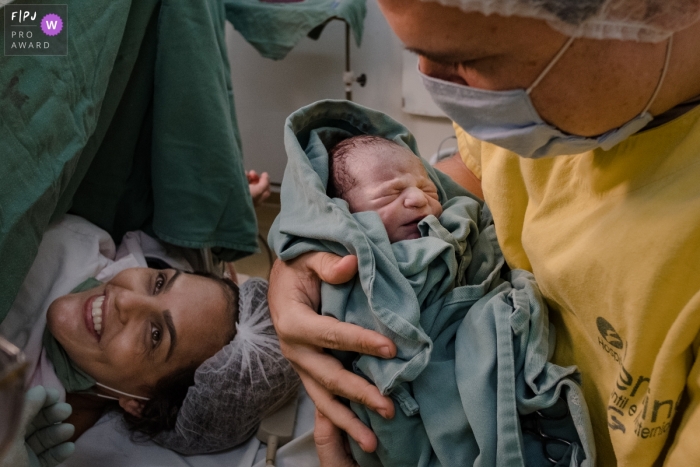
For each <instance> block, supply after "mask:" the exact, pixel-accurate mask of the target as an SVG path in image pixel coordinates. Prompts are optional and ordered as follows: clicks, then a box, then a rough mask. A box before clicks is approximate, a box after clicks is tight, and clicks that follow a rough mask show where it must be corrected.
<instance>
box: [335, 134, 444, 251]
mask: <svg viewBox="0 0 700 467" xmlns="http://www.w3.org/2000/svg"><path fill="white" fill-rule="evenodd" d="M329 161H330V174H329V181H328V195H329V196H332V197H336V198H342V199H344V200H345V201H347V203H348V205H349V207H350V212H362V211H376V212H377V213H378V214H379V217H380V218H381V219H382V223H383V224H384V228H385V229H386V231H387V234H388V235H389V241H390V242H391V243H394V242H398V241H399V240H409V239H413V238H419V237H420V233H419V232H418V222H419V221H420V220H422V219H423V218H424V217H425V216H427V215H429V214H432V215H434V216H435V217H439V216H440V214H442V206H441V205H440V201H439V197H438V192H437V188H436V187H435V184H434V183H433V182H432V180H430V177H429V176H428V173H427V172H426V170H425V168H424V167H423V164H422V163H421V161H420V159H419V158H418V156H416V155H415V154H413V153H412V152H411V151H410V150H408V149H406V148H404V147H403V146H400V145H398V144H396V143H394V142H393V141H390V140H388V139H385V138H380V137H378V136H370V135H362V136H353V137H352V138H348V139H345V140H343V141H341V142H340V143H338V144H337V145H336V146H334V147H333V149H331V151H330V157H329Z"/></svg>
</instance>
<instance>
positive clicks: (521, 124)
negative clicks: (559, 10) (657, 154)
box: [418, 36, 673, 159]
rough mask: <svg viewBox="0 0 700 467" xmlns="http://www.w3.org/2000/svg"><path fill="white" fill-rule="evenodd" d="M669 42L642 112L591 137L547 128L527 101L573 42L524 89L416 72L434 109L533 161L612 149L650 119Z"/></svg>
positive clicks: (467, 130)
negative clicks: (464, 82) (492, 86)
mask: <svg viewBox="0 0 700 467" xmlns="http://www.w3.org/2000/svg"><path fill="white" fill-rule="evenodd" d="M672 39H673V36H671V38H669V40H668V45H667V47H666V62H665V63H664V68H663V71H662V74H661V77H660V79H659V82H658V83H657V85H656V89H655V90H654V93H653V95H652V97H651V99H649V102H648V104H647V105H646V107H645V108H644V110H643V111H642V112H641V113H640V114H639V115H638V116H637V117H635V118H633V119H632V120H630V121H629V122H627V123H625V124H624V125H622V126H621V127H619V128H616V129H614V130H610V131H608V132H606V133H603V134H602V135H600V136H595V137H586V136H578V135H572V134H567V133H564V132H563V131H561V130H560V129H558V128H556V127H554V126H552V125H550V124H548V123H546V122H545V121H544V120H542V118H541V117H540V116H539V114H538V113H537V110H535V107H534V106H533V105H532V100H531V99H530V93H531V92H532V90H533V89H534V88H535V86H537V85H538V84H539V83H540V81H542V79H543V78H544V77H545V76H546V75H547V73H548V72H549V71H550V70H551V69H552V67H554V65H555V64H556V63H557V61H558V60H559V59H560V58H561V57H562V55H564V52H566V50H567V49H568V48H569V46H570V45H571V43H572V42H573V40H574V37H571V38H570V39H569V40H568V41H567V42H566V44H564V46H563V47H562V48H561V49H560V50H559V52H558V53H557V55H556V56H555V57H554V58H553V59H552V60H551V62H550V63H549V65H547V67H546V68H545V69H544V70H543V71H542V73H540V75H539V76H538V77H537V79H536V80H535V81H534V82H533V83H532V85H531V86H530V87H529V88H528V89H514V90H511V91H487V90H483V89H475V88H472V87H469V86H464V85H460V84H455V83H451V82H448V81H443V80H440V79H436V78H432V77H430V76H427V75H425V74H423V73H422V72H421V71H420V70H418V72H419V73H420V75H421V76H422V78H423V84H424V85H425V87H426V89H427V90H428V92H429V93H430V95H431V96H432V98H433V100H434V101H435V103H436V104H437V105H438V107H440V108H441V109H442V110H443V112H445V113H446V114H447V116H448V117H450V118H451V119H452V120H453V121H454V122H455V123H457V125H459V126H460V127H462V128H463V129H464V131H466V132H467V133H469V134H470V135H471V136H473V137H475V138H477V139H479V140H481V141H486V142H489V143H493V144H495V145H497V146H500V147H503V148H505V149H508V150H510V151H513V152H514V153H516V154H519V155H520V156H522V157H527V158H532V159H538V158H540V157H549V156H561V155H568V154H580V153H582V152H586V151H590V150H593V149H596V148H602V149H605V150H608V149H611V148H612V147H614V146H615V145H617V144H618V143H619V142H621V141H623V140H625V139H627V138H628V137H629V136H631V135H633V134H634V133H636V132H638V131H639V130H641V129H642V128H644V127H645V126H646V125H647V124H648V123H649V122H650V121H651V120H653V117H652V116H651V114H650V113H649V107H650V106H651V104H652V102H653V101H654V99H655V98H656V95H657V94H658V92H659V89H660V88H661V84H662V83H663V79H664V77H665V75H666V70H667V68H668V61H669V57H670V55H671V44H672Z"/></svg>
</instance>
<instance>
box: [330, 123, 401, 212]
mask: <svg viewBox="0 0 700 467" xmlns="http://www.w3.org/2000/svg"><path fill="white" fill-rule="evenodd" d="M387 145H394V146H396V147H399V148H401V146H400V145H399V144H397V143H395V142H393V141H391V140H390V139H386V138H382V137H381V136H374V135H359V136H352V137H350V138H347V139H344V140H342V141H341V142H339V143H338V144H336V145H335V146H333V147H332V148H331V150H330V152H329V154H328V165H329V170H328V188H327V189H326V194H328V196H330V197H331V198H342V199H346V198H345V197H346V196H347V194H348V192H349V191H350V190H351V189H352V188H353V187H354V186H355V185H356V184H357V180H356V179H355V177H354V176H353V175H352V172H351V170H350V160H349V159H350V158H351V157H352V156H355V155H357V152H356V150H358V149H367V148H378V147H382V146H383V147H386V146H387ZM346 201H347V200H346Z"/></svg>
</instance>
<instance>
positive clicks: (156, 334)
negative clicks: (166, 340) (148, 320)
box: [151, 326, 161, 348]
mask: <svg viewBox="0 0 700 467" xmlns="http://www.w3.org/2000/svg"><path fill="white" fill-rule="evenodd" d="M160 339H161V334H160V329H158V328H157V327H156V326H152V327H151V343H152V344H153V347H154V348H155V347H156V346H157V345H158V343H159V342H160Z"/></svg>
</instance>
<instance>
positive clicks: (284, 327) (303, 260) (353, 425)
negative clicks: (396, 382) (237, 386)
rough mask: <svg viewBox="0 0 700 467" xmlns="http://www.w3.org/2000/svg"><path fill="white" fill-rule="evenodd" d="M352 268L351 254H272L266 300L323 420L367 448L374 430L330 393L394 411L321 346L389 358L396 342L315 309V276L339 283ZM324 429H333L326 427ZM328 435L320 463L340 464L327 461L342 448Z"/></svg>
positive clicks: (374, 443) (318, 291) (317, 289)
mask: <svg viewBox="0 0 700 467" xmlns="http://www.w3.org/2000/svg"><path fill="white" fill-rule="evenodd" d="M356 273H357V257H355V256H345V257H342V258H341V257H339V256H336V255H333V254H330V253H320V252H316V253H307V254H305V255H302V256H300V257H298V258H296V259H294V260H292V261H289V262H287V263H284V262H282V261H280V260H277V261H276V262H275V265H274V267H273V268H272V272H271V274H270V290H269V293H268V301H269V305H270V312H271V315H272V322H273V323H274V325H275V329H276V330H277V334H278V335H279V339H280V348H281V349H282V353H283V354H284V356H285V357H287V359H289V361H290V362H292V365H293V366H294V369H295V370H296V371H297V373H299V376H300V377H301V381H302V383H303V384H304V387H305V388H306V391H307V392H308V394H309V396H310V397H311V399H312V400H313V401H314V404H316V408H317V410H318V411H319V412H320V413H321V414H322V415H323V416H325V417H326V418H327V420H326V421H327V422H328V423H330V424H331V425H335V426H337V427H338V428H340V429H342V430H344V431H346V432H347V433H348V435H350V436H351V437H352V438H353V439H354V440H355V441H357V443H358V444H359V445H360V447H361V448H362V449H363V450H365V451H367V452H372V451H374V450H375V449H376V448H377V438H376V437H375V436H374V433H372V430H370V429H369V428H368V427H367V426H365V425H364V424H363V423H362V422H361V421H360V419H359V418H357V416H356V415H355V414H354V413H353V412H352V410H350V409H349V408H348V407H346V406H345V405H344V404H342V403H341V402H339V401H338V400H337V399H336V398H335V396H341V397H344V398H346V399H350V400H352V401H355V402H358V403H360V404H363V405H366V406H367V407H369V408H370V409H372V410H374V411H375V412H377V413H379V414H380V415H381V416H383V417H385V418H392V417H393V416H394V403H393V402H392V400H391V399H390V398H388V397H384V396H382V395H381V394H380V393H379V390H378V389H377V387H376V386H374V385H373V384H370V383H368V382H367V381H366V380H365V379H364V378H361V377H360V376H357V375H355V374H353V373H351V372H349V371H347V370H345V369H344V368H343V366H342V364H341V363H340V362H339V361H338V360H336V359H335V358H334V357H332V356H331V355H329V354H327V353H326V352H324V350H323V349H324V348H328V349H337V350H346V351H351V352H359V353H363V354H368V355H374V356H378V357H383V358H391V357H393V356H394V355H396V346H395V345H394V343H393V342H391V340H390V339H389V338H387V337H385V336H382V335H381V334H379V333H376V332H374V331H370V330H368V329H364V328H361V327H359V326H356V325H354V324H350V323H342V322H339V321H338V320H337V319H335V318H332V317H330V316H320V315H318V314H317V312H316V310H317V309H318V308H319V303H320V300H321V289H320V287H321V281H324V282H328V283H330V284H342V283H344V282H347V281H349V280H350V279H352V278H353V277H354V276H355V274H356ZM323 427H328V424H325V425H323ZM325 433H333V432H332V431H330V430H328V429H326V431H325ZM330 439H331V440H332V441H331V444H334V446H329V445H326V446H325V448H326V449H325V451H324V453H325V454H324V455H325V456H326V457H325V458H326V459H327V461H326V462H327V463H325V464H324V465H341V464H333V463H332V462H331V461H330V459H331V458H333V459H337V458H335V457H330V456H335V455H338V454H339V453H341V452H343V451H342V450H343V448H342V445H335V444H337V441H338V439H340V438H337V437H331V438H330ZM319 449H320V448H319ZM320 454H321V453H320V452H319V455H320ZM322 460H323V459H322Z"/></svg>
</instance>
